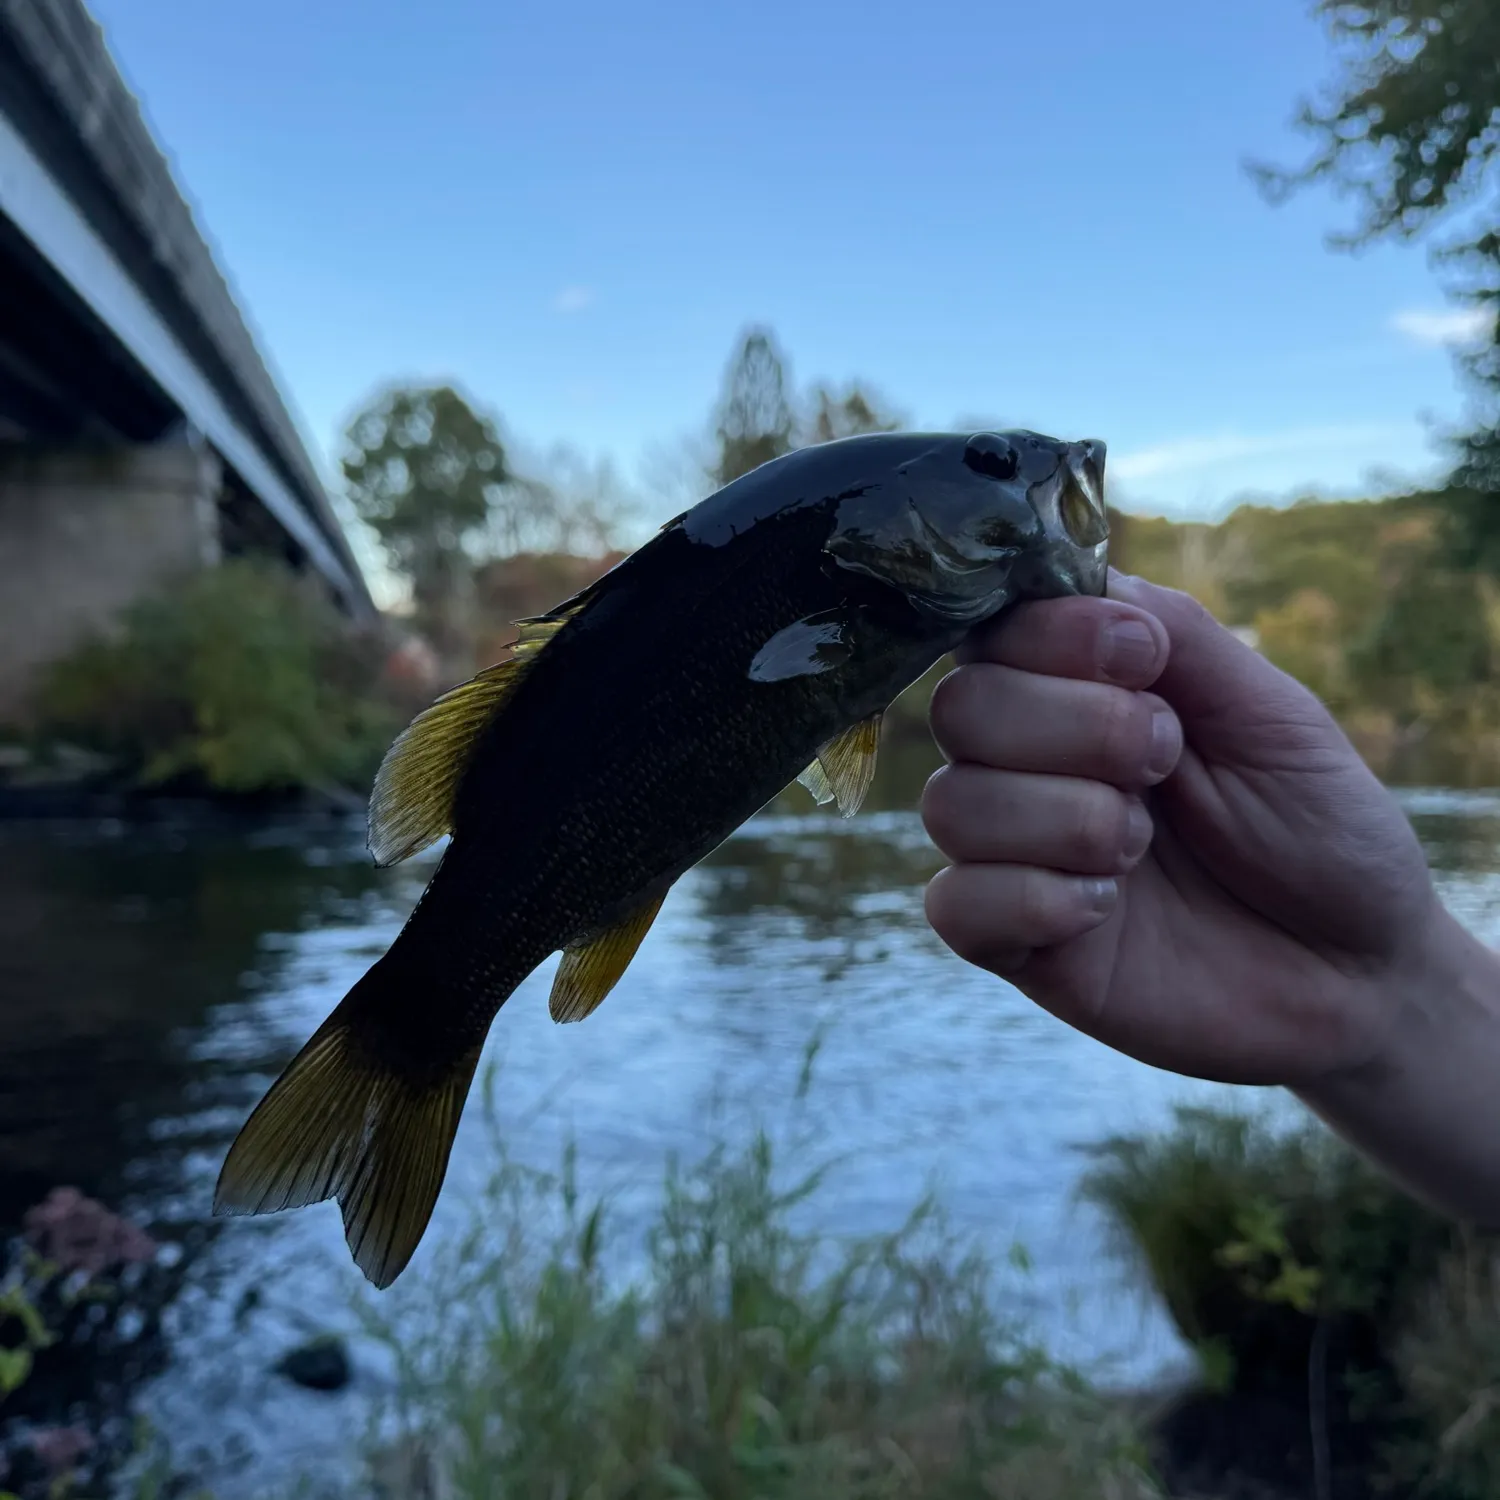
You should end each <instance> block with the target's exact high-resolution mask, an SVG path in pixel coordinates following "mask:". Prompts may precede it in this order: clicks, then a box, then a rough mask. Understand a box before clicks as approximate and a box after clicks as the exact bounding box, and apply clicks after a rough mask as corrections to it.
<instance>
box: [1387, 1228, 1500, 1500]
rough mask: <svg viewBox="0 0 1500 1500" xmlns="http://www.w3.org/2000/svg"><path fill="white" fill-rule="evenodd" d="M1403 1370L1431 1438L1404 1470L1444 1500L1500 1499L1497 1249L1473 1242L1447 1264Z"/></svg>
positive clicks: (1407, 1335)
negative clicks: (1407, 1470) (1498, 1497)
mask: <svg viewBox="0 0 1500 1500" xmlns="http://www.w3.org/2000/svg"><path fill="white" fill-rule="evenodd" d="M1396 1369H1397V1372H1398V1374H1399V1376H1400V1379H1401V1384H1402V1387H1403V1389H1404V1390H1405V1392H1406V1395H1407V1401H1408V1403H1409V1404H1410V1406H1411V1408H1412V1410H1413V1412H1414V1413H1415V1414H1416V1416H1417V1417H1418V1418H1419V1419H1420V1421H1421V1424H1422V1431H1423V1434H1424V1438H1425V1440H1424V1441H1419V1443H1418V1444H1415V1445H1412V1446H1410V1447H1409V1448H1408V1449H1407V1450H1406V1451H1404V1452H1402V1453H1400V1454H1399V1455H1398V1465H1399V1466H1400V1467H1405V1468H1409V1469H1411V1470H1412V1471H1413V1472H1414V1474H1415V1477H1417V1478H1419V1479H1421V1480H1423V1481H1425V1484H1424V1488H1425V1492H1426V1493H1428V1494H1430V1495H1433V1496H1437V1497H1442V1500H1491V1497H1493V1496H1494V1495H1496V1494H1500V1268H1497V1265H1496V1260H1495V1251H1494V1247H1493V1245H1479V1244H1474V1245H1468V1246H1465V1247H1463V1248H1462V1249H1461V1250H1458V1251H1455V1252H1454V1253H1453V1254H1452V1255H1450V1256H1449V1257H1448V1258H1447V1259H1446V1260H1445V1262H1444V1264H1443V1267H1442V1270H1441V1272H1440V1274H1439V1275H1438V1277H1437V1278H1436V1279H1435V1281H1434V1283H1433V1285H1432V1286H1431V1287H1430V1288H1429V1289H1428V1290H1427V1291H1426V1292H1425V1293H1424V1294H1423V1296H1422V1297H1421V1299H1420V1300H1419V1302H1418V1305H1417V1307H1416V1309H1415V1312H1414V1314H1413V1316H1412V1318H1411V1319H1410V1321H1409V1323H1408V1324H1407V1325H1406V1327H1405V1328H1404V1329H1403V1330H1402V1333H1401V1335H1400V1337H1399V1339H1398V1340H1397V1343H1396ZM1403 1461H1404V1462H1403ZM1398 1472H1399V1468H1398Z"/></svg>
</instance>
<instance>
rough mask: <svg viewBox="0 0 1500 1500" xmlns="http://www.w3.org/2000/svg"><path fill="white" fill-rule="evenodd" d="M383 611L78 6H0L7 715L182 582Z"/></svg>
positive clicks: (0, 368)
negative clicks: (233, 581)
mask: <svg viewBox="0 0 1500 1500" xmlns="http://www.w3.org/2000/svg"><path fill="white" fill-rule="evenodd" d="M242 553H255V554H262V555H270V556H274V557H277V558H279V559H281V560H283V561H284V562H285V563H287V564H288V565H290V566H291V567H293V568H295V569H297V570H299V571H306V572H308V573H310V574H312V575H313V576H315V577H317V578H319V579H320V580H321V581H322V582H323V584H324V585H325V586H326V587H327V588H328V590H329V592H330V594H331V595H332V596H333V598H334V599H335V600H337V601H338V602H339V603H340V604H341V605H342V606H343V607H344V608H345V609H347V610H348V611H349V612H350V613H352V614H354V615H357V616H362V617H369V616H370V615H371V614H372V613H373V605H372V603H371V601H370V597H369V593H368V590H367V589H366V587H365V583H364V579H363V578H362V577H361V575H360V570H359V567H358V565H357V563H356V562H355V560H354V558H353V555H352V553H351V552H350V550H349V545H348V542H347V540H346V539H345V537H344V535H343V532H342V530H341V528H340V527H339V524H338V522H337V520H336V519H335V517H334V515H333V513H332V510H331V509H330V507H329V503H328V497H327V495H326V493H325V492H324V489H323V486H322V484H321V481H320V479H319V477H318V474H317V470H316V468H315V466H314V464H313V462H312V460H311V458H310V457H309V455H308V452H307V450H306V447H305V446H304V444H303V442H302V440H301V438H300V437H299V435H298V433H297V429H296V426H295V424H294V423H293V421H292V419H291V417H290V415H289V414H288V412H287V410H286V407H285V404H284V403H283V401H282V398H281V396H280V394H279V393H278V392H277V390H276V387H275V385H274V383H273V382H272V380H271V378H270V376H269V375H268V373H267V371H266V369H265V366H264V364H263V362H262V361H261V359H260V356H259V354H258V352H257V351H256V349H255V347H254V344H253V341H252V340H251V338H250V335H249V333H248V332H247V330H246V328H245V326H244V322H243V320H242V318H241V316H240V313H239V310H238V308H237V307H236V306H235V303H234V300H233V298H232V296H231V295H230V293H229V290H228V288H227V286H226V285H225V283H224V281H223V278H222V276H221V275H220V273H219V271H218V268H217V267H216V266H215V264H214V262H213V257H212V256H211V255H210V253H209V251H208V249H207V247H206V245H205V244H204V242H203V239H202V237H201V235H200V233H199V231H198V229H197V226H196V225H195V224H194V222H193V218H192V215H191V213H190V212H189V210H188V208H187V206H186V204H185V203H184V202H183V200H182V197H181V195H180V193H179V191H178V189H177V187H176V184H175V182H174V181H173V179H172V176H171V173H170V171H169V170H168V169H167V167H166V164H165V161H164V160H163V158H162V156H161V153H160V151H159V149H158V148H157V147H156V145H155V143H154V141H153V140H152V138H151V136H150V133H149V131H148V130H147V129H146V126H145V124H144V121H143V120H142V118H141V116H140V112H139V109H138V107H137V105H136V103H135V100H134V99H133V97H132V96H131V95H130V94H129V91H128V90H127V89H126V88H125V86H124V84H123V82H122V81H121V79H120V77H119V75H118V73H117V72H116V70H115V68H114V65H113V62H112V60H111V59H110V57H109V54H108V51H107V49H106V47H105V46H104V42H103V38H102V35H101V33H100V32H99V30H98V27H97V26H96V25H95V24H94V22H93V20H92V18H91V17H90V16H89V15H88V13H87V11H86V10H85V9H84V8H83V6H82V5H81V4H80V3H78V0H50V3H49V4H48V5H46V6H40V7H39V6H36V5H35V4H34V3H33V0H0V718H7V717H10V718H13V717H15V716H16V715H17V713H19V712H20V705H21V704H23V702H24V699H25V695H26V690H27V684H28V681H29V679H30V678H31V677H32V675H33V674H34V669H35V667H36V666H37V665H39V664H40V663H41V662H42V661H44V660H46V659H47V658H48V657H50V656H54V655H56V654H57V653H58V652H59V651H61V650H65V649H66V648H67V646H68V645H69V644H70V643H71V642H72V641H73V640H76V639H77V638H79V637H80V636H81V635H83V634H85V633H87V632H88V631H90V630H92V629H94V628H96V627H98V626H99V625H101V624H106V623H107V622H108V620H109V618H110V617H111V616H112V614H113V613H116V612H118V609H119V608H120V607H121V606H122V605H123V604H125V603H128V602H129V601H130V599H132V598H134V597H137V596H138V595H139V594H140V593H142V592H144V591H146V590H148V589H149V588H151V587H152V586H153V585H154V584H156V583H157V582H159V581H161V580H162V579H164V578H165V577H167V576H169V575H171V574H173V573H175V572H180V571H181V570H182V569H183V568H187V567H198V566H205V565H212V563H213V562H214V561H216V560H217V559H218V558H220V557H223V556H225V555H235V554H242Z"/></svg>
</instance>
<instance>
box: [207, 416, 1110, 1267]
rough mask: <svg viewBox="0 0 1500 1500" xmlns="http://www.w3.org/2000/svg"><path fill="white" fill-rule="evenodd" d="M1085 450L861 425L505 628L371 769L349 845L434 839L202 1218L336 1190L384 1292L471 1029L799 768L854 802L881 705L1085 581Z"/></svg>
mask: <svg viewBox="0 0 1500 1500" xmlns="http://www.w3.org/2000/svg"><path fill="white" fill-rule="evenodd" d="M1105 454H1106V449H1105V445H1104V443H1103V442H1102V441H1100V440H1097V439H1088V440H1083V441H1077V442H1071V441H1065V440H1061V439H1057V438H1051V437H1047V436H1044V435H1042V434H1040V433H1036V432H1031V431H1027V430H1014V431H1003V432H970V433H962V432H959V433H951V432H895V433H874V434H864V435H860V436H855V437H847V438H842V439H838V440H836V441H832V442H827V443H822V444H819V445H816V446H813V447H807V448H802V449H798V450H796V451H793V452H791V453H789V454H786V455H784V456H782V457H780V458H776V459H773V460H771V461H770V462H768V463H765V464H762V465H761V466H760V467H758V468H756V469H754V470H752V471H751V472H750V473H748V474H746V475H744V476H742V477H741V478H739V479H736V480H734V481H733V482H732V483H730V484H727V485H725V486H724V487H723V488H721V489H719V490H717V491H715V492H714V493H713V494H710V495H709V496H708V497H707V498H706V499H704V500H702V501H701V502H699V503H698V504H697V505H695V506H693V507H692V508H691V509H689V510H687V511H685V512H683V513H682V514H681V515H679V516H677V517H675V518H674V519H673V520H671V521H669V522H667V523H666V524H665V525H664V526H662V527H661V528H660V530H659V531H657V532H656V533H655V534H654V535H653V536H652V537H651V539H650V540H649V541H647V542H646V543H645V544H644V545H642V546H641V547H639V548H638V549H637V550H636V551H634V552H632V553H630V554H629V555H628V556H627V557H625V558H624V559H623V560H621V561H620V562H618V563H616V565H615V566H614V567H613V568H611V569H610V570H609V571H608V572H606V573H604V574H602V575H601V576H600V577H599V578H598V579H597V580H596V581H595V582H593V583H591V584H589V585H588V586H587V587H586V588H584V589H582V590H580V591H579V592H577V593H575V594H574V595H572V596H571V597H570V598H568V599H566V600H564V601H562V602H561V603H559V604H558V605H556V606H555V607H554V608H552V609H550V610H548V611H547V612H546V613H545V614H542V615H537V616H533V617H530V618H528V619H525V620H521V621H517V622H516V630H517V638H516V641H515V644H514V646H513V648H512V650H511V654H510V655H509V656H508V657H506V658H505V659H504V660H502V661H501V662H499V663H498V664H496V665H493V666H490V667H488V668H486V669H485V670H483V671H481V672H479V673H478V674H477V675H476V676H474V677H473V678H471V679H470V680H469V681H468V682H465V683H463V684H462V685H460V686H459V687H456V688H454V689H452V690H451V691H450V692H447V693H445V694H443V695H442V696H441V697H439V698H438V699H437V700H436V701H435V702H434V703H433V704H432V705H431V706H430V707H429V708H427V709H426V710H424V711H423V712H422V713H421V714H419V715H418V716H417V717H416V718H415V719H414V720H413V721H412V722H411V723H410V725H408V727H407V728H406V729H405V730H404V731H403V732H402V733H401V734H400V735H399V736H398V737H397V739H396V740H395V742H394V743H393V744H392V745H391V747H390V749H389V751H388V752H387V754H386V756H385V759H384V761H383V762H382V764H381V766H380V769H379V771H378V772H377V774H376V777H375V782H374V788H373V791H372V794H371V798H370V807H369V837H368V843H369V849H370V852H371V854H372V856H373V857H374V859H375V861H376V863H377V864H378V865H391V864H394V863H396V862H398V861H400V860H403V859H406V858H409V857H410V856H411V855H413V854H416V853H417V852H418V851H420V850H422V849H424V848H427V847H428V846H430V845H432V844H434V843H436V842H438V841H440V840H441V839H443V838H444V837H446V838H447V839H448V843H447V845H446V847H445V848H444V849H443V850H442V853H441V857H440V859H439V861H438V864H437V867H436V869H435V870H434V872H433V874H432V877H431V879H430V880H429V881H428V883H427V886H426V888H425V889H424V890H423V892H422V894H421V896H420V897H419V898H418V900H417V903H416V905H415V907H414V908H413V910H412V912H411V914H410V916H409V917H408V919H407V921H406V922H405V924H404V925H403V927H402V928H401V930H400V932H399V933H398V935H397V936H396V938H395V940H394V941H393V942H392V944H391V945H390V947H389V948H388V949H387V950H386V952H385V953H384V954H383V955H382V956H381V957H380V958H378V959H377V960H376V961H375V962H374V963H373V964H372V965H371V966H370V968H369V969H368V970H367V971H366V972H365V973H364V974H363V975H362V976H361V977H360V978H359V979H358V980H357V981H356V982H355V983H354V985H353V986H352V987H351V988H350V990H349V991H348V993H347V994H346V995H345V996H344V998H343V999H342V1000H341V1001H340V1002H339V1004H338V1005H337V1006H336V1007H335V1008H334V1010H333V1011H332V1012H331V1014H330V1015H329V1016H328V1018H327V1019H326V1020H325V1021H324V1022H323V1024H322V1025H321V1026H319V1027H318V1029H317V1030H316V1031H315V1032H314V1033H313V1035H312V1037H311V1038H310V1039H309V1041H308V1042H307V1044H306V1045H305V1046H304V1047H303V1048H302V1050H301V1051H300V1052H299V1053H298V1054H297V1055H296V1056H295V1057H294V1058H293V1059H292V1061H291V1062H290V1063H289V1064H288V1065H287V1067H286V1068H285V1070H284V1071H283V1072H282V1073H281V1075H280V1076H279V1077H278V1078H277V1079H276V1080H275V1082H274V1083H273V1084H272V1085H271V1087H270V1088H269V1090H268V1091H267V1092H266V1094H265V1095H264V1097H263V1098H262V1099H261V1101H260V1103H259V1104H257V1105H256V1107H255V1109H254V1110H253V1112H252V1113H251V1114H250V1116H249V1118H248V1119H247V1120H246V1122H245V1124H244V1125H243V1127H242V1128H241V1130H240V1132H239V1134H238V1135H237V1136H236V1138H235V1140H234V1141H233V1143H232V1145H231V1146H230V1149H229V1152H228V1154H227V1156H226V1157H225V1160H224V1163H223V1166H222V1170H221V1172H220V1175H219V1179H218V1184H217V1187H216V1189H215V1195H214V1212H215V1214H218V1215H224V1214H264V1213H275V1212H279V1211H282V1210H286V1209H292V1208H299V1207H303V1206H305V1205H308V1204H312V1203H317V1202H322V1201H324V1200H326V1199H329V1198H333V1199H336V1200H337V1202H338V1204H339V1207H340V1209H341V1211H342V1215H343V1224H344V1232H345V1238H346V1241H347V1243H348V1246H349V1250H350V1252H351V1254H352V1257H353V1259H354V1262H355V1264H356V1265H357V1266H358V1267H359V1269H360V1271H361V1272H362V1273H363V1274H364V1275H365V1277H366V1278H367V1279H368V1280H369V1281H370V1282H372V1283H373V1284H374V1285H375V1286H376V1287H377V1288H383V1287H387V1286H389V1285H390V1284H391V1283H392V1282H393V1281H394V1280H395V1279H396V1278H397V1277H398V1276H399V1275H400V1274H401V1272H402V1271H403V1270H404V1269H405V1267H406V1265H407V1264H408V1262H409V1261H410V1259H411V1257H412V1255H413V1254H414V1253H415V1251H416V1249H417V1247H418V1245H419V1243H420V1241H421V1239H422V1237H423V1235H424V1234H425V1232H426V1229H427V1225H428V1223H429V1221H430V1218H431V1215H432V1212H433V1209H434V1207H435V1205H436V1202H437V1199H438V1196H439V1193H440V1191H441V1188H442V1184H443V1180H444V1177H445V1176H446V1174H447V1170H448V1163H449V1157H450V1154H451V1151H452V1146H453V1140H454V1135H455V1133H456V1131H457V1129H458V1125H459V1120H460V1117H461V1115H462V1112H463V1109H464V1105H465V1101H466V1099H467V1096H468V1092H469V1088H470V1085H471V1083H472V1081H473V1077H474V1073H475V1069H476V1067H477V1065H478V1062H479V1058H480V1053H481V1050H482V1048H483V1046H484V1043H485V1039H486V1037H487V1035H488V1033H489V1031H490V1027H491V1024H492V1023H493V1022H494V1020H495V1017H496V1016H497V1014H498V1012H499V1010H500V1008H501V1007H502V1006H503V1005H504V1004H505V1002H506V1000H507V999H508V998H509V996H510V995H511V994H512V993H513V992H514V991H515V989H516V988H517V987H518V986H519V985H520V984H521V983H522V981H523V980H525V979H526V978H527V977H528V976H529V975H530V974H531V973H532V972H533V970H535V969H536V968H538V967H539V966H540V965H541V964H542V963H543V962H545V961H546V960H547V959H549V958H550V957H552V956H553V955H554V954H556V953H558V952H561V954H562V958H561V961H560V963H559V965H558V968H557V970H556V973H555V976H554V978H553V982H552V989H551V995H550V1000H549V1009H550V1012H551V1015H552V1018H553V1019H554V1020H555V1021H558V1022H577V1021H582V1020H583V1019H585V1018H586V1017H588V1016H589V1015H591V1014H592V1013H593V1012H594V1011H595V1010H596V1009H597V1008H598V1007H599V1005H600V1004H601V1003H602V1002H603V1000H604V999H605V997H606V996H607V995H608V994H609V993H610V991H611V990H612V989H613V988H614V986H615V984H616V983H617V982H618V981H619V979H620V977H621V975H622V974H623V973H624V972H625V970H626V968H627V966H628V965H629V964H630V962H631V960H632V958H633V957H634V955H635V953H636V950H637V949H638V948H639V946H640V944H641V942H642V940H643V939H644V937H645V936H646V933H647V932H648V930H649V929H650V927H651V925H652V923H653V921H654V920H655V918H656V915H657V913H658V911H659V910H660V909H661V906H662V903H663V901H664V900H665V898H666V896H667V893H668V892H669V890H670V889H671V888H672V886H673V885H674V884H675V883H676V882H677V881H678V880H679V879H680V878H681V877H682V876H683V875H684V874H685V873H686V872H687V871H688V870H690V869H691V868H692V867H693V866H694V865H696V864H697V863H698V862H699V861H700V860H702V859H703V858H704V857H705V856H706V855H708V854H709V853H711V852H712V851H713V850H714V849H715V848H716V847H717V846H718V845H719V844H720V843H722V842H723V841H724V840H725V839H726V838H727V837H729V835H730V834H732V833H733V832H734V831H735V830H736V829H737V828H739V827H740V825H741V824H743V823H745V822H746V821H747V820H748V819H749V818H751V817H752V816H753V815H754V814H755V813H756V812H758V811H759V810H760V809H761V808H763V807H764V806H766V804H767V803H769V802H770V801H772V800H773V799H774V798H775V797H777V796H778V795H779V794H780V793H781V792H782V791H784V790H785V789H786V788H787V787H789V786H790V785H792V784H793V783H794V782H801V784H802V785H803V786H804V787H806V788H807V790H808V791H809V792H810V793H811V794H812V795H813V797H814V798H815V799H816V800H817V801H818V803H819V804H822V805H826V804H828V803H830V802H832V803H835V804H836V806H837V810H838V812H840V813H841V814H842V815H843V816H845V817H851V816H853V815H854V813H855V812H856V811H857V810H858V808H859V806H860V804H861V802H862V800H863V799H864V796H865V794H866V792H867V791H868V789H869V786H870V783H871V779H872V777H873V775H874V769H875V761H876V752H877V748H878V745H879V738H880V727H881V722H882V716H883V714H884V713H885V711H886V709H887V708H888V707H889V705H890V703H891V702H892V700H893V699H894V698H896V697H897V696H898V695H899V694H900V693H901V692H902V691H903V690H904V689H905V688H907V687H908V686H910V685H911V684H912V683H913V682H915V681H916V680H917V679H918V678H919V677H921V676H922V674H923V673H924V672H926V671H927V670H928V669H929V668H930V667H932V666H933V665H934V664H936V663H937V662H939V661H940V660H941V659H942V658H943V657H944V656H945V655H946V654H947V653H949V652H950V651H952V650H953V649H954V648H955V647H956V646H958V645H959V644H960V642H961V641H962V640H963V639H964V638H965V637H966V636H967V635H968V634H969V633H970V631H972V630H973V629H974V627H975V626H977V625H979V624H980V623H982V622H984V621H987V620H990V619H992V618H994V617H995V616H996V615H998V614H1000V613H1001V612H1002V611H1004V610H1005V609H1007V608H1008V607H1009V606H1011V605H1012V604H1014V603H1016V602H1018V601H1019V600H1022V599H1031V598H1051V597H1059V596H1064V595H1071V594H1092V595H1102V594H1103V593H1104V592H1105V585H1106V576H1107V553H1108V538H1109V525H1108V519H1107V513H1106V509H1105V504H1104V466H1105Z"/></svg>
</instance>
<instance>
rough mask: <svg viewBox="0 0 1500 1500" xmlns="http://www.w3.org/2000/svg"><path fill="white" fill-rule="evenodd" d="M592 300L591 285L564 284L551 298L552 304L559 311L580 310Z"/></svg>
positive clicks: (574, 311)
mask: <svg viewBox="0 0 1500 1500" xmlns="http://www.w3.org/2000/svg"><path fill="white" fill-rule="evenodd" d="M593 300H594V289H593V287H591V286H565V287H564V288H563V289H562V291H560V292H559V293H558V294H557V296H556V297H554V298H553V299H552V306H553V307H554V308H555V309H556V310H557V311H558V312H560V313H576V312H582V311H583V310H584V308H586V307H587V306H588V305H589V303H591V302H592V301H593Z"/></svg>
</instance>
